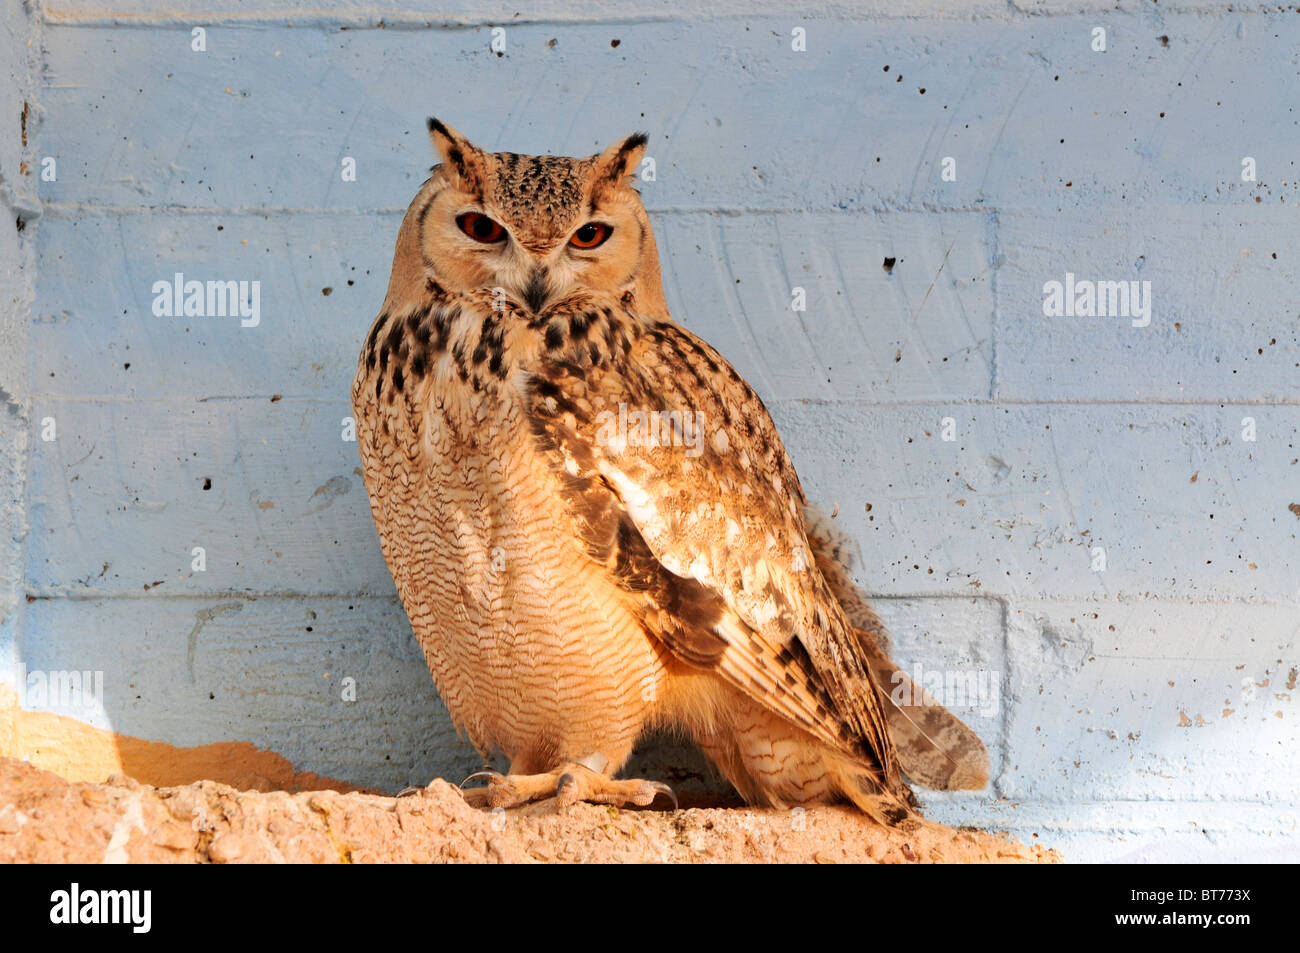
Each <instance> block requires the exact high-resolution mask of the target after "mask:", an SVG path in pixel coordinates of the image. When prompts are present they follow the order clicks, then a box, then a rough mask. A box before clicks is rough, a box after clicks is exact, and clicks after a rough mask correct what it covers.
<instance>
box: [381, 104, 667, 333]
mask: <svg viewBox="0 0 1300 953" xmlns="http://www.w3.org/2000/svg"><path fill="white" fill-rule="evenodd" d="M429 135H430V137H431V138H432V140H433V144H434V148H435V149H436V150H437V151H438V153H439V154H440V155H441V156H442V159H443V162H442V164H441V165H439V166H436V167H435V168H434V173H433V176H432V177H431V178H430V180H429V183H428V185H427V186H426V188H425V190H424V191H423V192H422V195H423V200H421V198H420V197H417V199H416V202H414V203H412V206H411V211H410V212H409V213H408V215H407V223H406V224H405V225H404V227H403V231H404V232H405V231H408V229H409V227H410V226H414V232H415V234H414V235H411V236H408V237H409V238H414V239H415V240H416V241H417V242H418V245H419V251H420V261H421V263H422V266H423V269H424V271H425V275H426V277H428V278H431V279H433V280H434V281H436V282H437V283H438V284H439V285H441V286H442V287H443V288H445V289H447V290H448V291H453V292H470V291H477V290H481V289H493V288H503V289H504V290H505V293H506V294H507V295H508V296H509V297H510V298H511V299H512V300H513V301H515V302H516V303H518V304H519V305H521V306H524V307H527V308H528V309H529V310H531V311H533V312H534V313H541V312H543V311H544V310H545V309H546V308H547V307H548V306H549V305H551V304H553V303H555V302H557V301H560V300H563V299H564V298H566V297H567V296H569V295H571V294H574V293H576V292H587V293H591V292H598V291H604V292H610V293H621V292H623V291H625V290H629V289H631V290H635V291H637V292H638V297H639V298H641V297H643V294H642V292H643V290H644V297H648V298H650V299H651V300H650V301H643V302H642V303H643V305H645V304H650V305H651V306H653V299H654V298H655V297H656V296H657V298H658V300H659V301H660V302H662V291H661V290H660V288H659V262H658V252H657V251H656V249H655V245H654V238H653V235H652V233H651V230H650V222H649V219H648V217H647V216H646V212H645V208H644V206H643V205H642V204H641V197H640V195H639V194H638V193H637V191H636V189H635V188H633V182H634V181H635V179H636V171H637V169H638V167H639V164H640V161H641V157H642V154H643V153H644V152H645V146H646V137H645V135H644V134H642V133H637V134H636V135H632V136H629V137H627V138H626V139H624V140H622V141H620V142H617V143H615V144H613V145H611V146H610V147H609V148H608V149H606V150H605V151H604V152H602V153H601V154H599V155H594V156H588V157H585V158H569V157H565V156H524V155H516V154H514V153H512V152H485V151H484V150H482V149H480V148H478V147H477V146H475V145H474V144H473V143H471V142H470V141H469V140H468V139H466V138H465V137H464V136H462V135H461V134H460V133H459V132H457V131H456V130H455V129H453V128H451V127H450V126H448V125H446V124H445V123H442V122H439V121H438V120H436V119H430V120H429ZM413 217H414V219H415V220H414V221H412V218H413ZM400 244H401V242H400V240H399V252H400ZM394 277H396V271H395V275H394ZM651 286H652V287H651Z"/></svg>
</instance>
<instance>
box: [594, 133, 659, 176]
mask: <svg viewBox="0 0 1300 953" xmlns="http://www.w3.org/2000/svg"><path fill="white" fill-rule="evenodd" d="M649 141H650V138H649V137H648V136H647V135H646V134H645V133H644V132H634V133H632V135H630V136H628V137H627V138H626V139H624V140H623V141H622V142H616V143H614V144H613V145H612V146H610V147H609V148H608V149H606V150H605V151H604V152H602V153H601V154H600V156H599V157H598V158H597V159H596V168H597V172H598V177H599V179H600V181H601V182H602V183H604V184H607V185H622V184H623V182H624V180H625V179H626V178H627V177H628V176H629V175H632V174H633V173H634V172H635V171H636V167H637V165H638V164H639V163H640V161H641V157H642V156H643V155H644V154H645V148H646V143H648V142H649Z"/></svg>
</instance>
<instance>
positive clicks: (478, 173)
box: [429, 116, 483, 194]
mask: <svg viewBox="0 0 1300 953" xmlns="http://www.w3.org/2000/svg"><path fill="white" fill-rule="evenodd" d="M429 139H430V140H431V141H432V142H433V148H434V149H435V150H437V152H438V154H439V155H440V156H442V159H443V161H444V162H446V163H447V165H448V166H449V167H450V168H451V170H452V171H453V172H454V173H455V174H456V176H457V178H459V179H460V185H461V188H463V189H464V190H465V191H466V192H470V193H472V194H478V193H480V192H481V191H482V189H483V151H482V150H481V149H479V147H478V146H476V145H474V144H473V143H472V142H470V141H469V140H468V139H466V138H465V137H464V136H462V135H461V134H460V133H459V132H457V131H456V130H455V129H453V128H452V127H451V126H448V125H447V124H446V123H444V122H441V121H439V120H437V119H434V118H433V117H432V116H430V117H429Z"/></svg>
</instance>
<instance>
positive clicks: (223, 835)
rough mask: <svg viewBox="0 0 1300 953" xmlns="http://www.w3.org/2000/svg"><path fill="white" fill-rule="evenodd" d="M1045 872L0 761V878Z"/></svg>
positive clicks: (709, 819) (836, 813)
mask: <svg viewBox="0 0 1300 953" xmlns="http://www.w3.org/2000/svg"><path fill="white" fill-rule="evenodd" d="M132 861H134V862H145V863H285V862H287V863H411V862H414V863H477V862H488V863H499V862H505V863H535V862H541V863H556V862H558V863H582V862H616V863H661V862H667V863H719V862H721V863H728V862H729V863H772V862H783V863H856V862H866V863H931V862H933V863H963V862H966V863H971V862H976V863H984V862H989V863H1057V862H1059V861H1060V857H1059V855H1057V854H1056V853H1055V852H1054V851H1047V850H1044V849H1043V848H1041V847H1031V848H1026V847H1024V846H1022V845H1020V844H1017V843H1014V842H1012V841H1010V840H1006V839H1004V838H1001V837H998V836H994V835H991V834H985V833H982V832H978V831H968V830H954V829H952V828H948V827H943V826H942V825H939V824H932V823H930V822H928V821H926V822H909V823H907V824H905V825H904V826H903V827H901V828H899V829H892V830H891V829H885V828H881V827H878V826H876V825H874V824H872V823H871V822H870V821H867V820H866V819H864V818H863V817H862V816H861V815H859V814H858V813H857V812H856V811H854V810H852V809H851V808H847V807H815V808H809V809H808V810H807V811H805V812H803V813H800V812H797V811H795V812H790V811H772V810H752V809H747V808H692V809H686V810H682V811H678V812H672V811H658V810H643V811H637V810H615V809H613V808H607V807H596V806H593V805H589V804H579V805H576V806H575V807H572V808H570V809H569V810H567V811H565V812H564V813H557V812H556V811H555V809H554V807H553V806H552V805H548V804H546V803H539V804H535V805H530V806H529V807H526V808H520V809H516V810H511V811H505V812H497V813H495V814H493V813H491V812H480V811H477V810H475V809H474V808H471V807H470V806H469V805H467V804H466V803H465V802H464V800H462V798H461V797H460V795H459V794H458V793H457V790H456V788H455V787H453V786H452V785H450V784H448V783H446V782H445V781H434V782H433V783H432V784H431V785H429V787H428V788H426V789H425V790H424V791H422V792H420V793H418V794H416V795H413V796H408V797H403V798H392V797H382V796H378V795H373V794H361V793H355V792H354V793H347V794H344V793H339V792H337V791H328V790H326V791H308V792H302V793H298V794H289V793H287V792H284V791H269V792H268V791H260V792H259V791H239V790H236V789H235V788H232V787H229V786H228V785H224V784H218V783H216V782H214V781H199V782H197V783H194V784H187V785H184V786H181V787H152V786H150V785H145V784H140V783H139V782H137V781H133V780H132V779H130V778H126V777H122V776H120V775H119V776H114V777H112V778H109V779H108V781H107V782H106V783H104V784H93V783H89V782H81V781H78V782H68V781H65V780H64V779H63V778H61V777H60V776H59V775H57V774H54V773H53V772H50V771H44V770H42V769H40V768H37V767H33V766H32V765H30V764H27V763H25V762H22V761H17V760H15V759H12V758H0V863H15V862H37V863H58V862H81V863H102V862H109V863H114V862H117V863H123V862H132Z"/></svg>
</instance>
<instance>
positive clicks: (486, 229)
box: [456, 212, 506, 245]
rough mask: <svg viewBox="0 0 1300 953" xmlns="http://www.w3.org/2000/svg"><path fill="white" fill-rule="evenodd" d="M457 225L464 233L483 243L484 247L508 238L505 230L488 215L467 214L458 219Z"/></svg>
mask: <svg viewBox="0 0 1300 953" xmlns="http://www.w3.org/2000/svg"><path fill="white" fill-rule="evenodd" d="M456 224H457V225H459V226H460V230H461V231H462V232H464V233H465V234H466V235H468V236H469V237H470V238H472V239H474V241H476V242H482V243H483V244H484V245H491V244H492V243H493V242H499V241H501V239H503V238H505V237H506V230H505V229H504V228H502V227H501V226H500V225H498V224H497V223H496V222H494V221H492V219H490V218H488V217H487V216H486V215H480V214H479V213H478V212H466V213H465V214H464V215H462V216H460V218H458V219H456Z"/></svg>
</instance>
